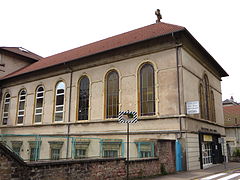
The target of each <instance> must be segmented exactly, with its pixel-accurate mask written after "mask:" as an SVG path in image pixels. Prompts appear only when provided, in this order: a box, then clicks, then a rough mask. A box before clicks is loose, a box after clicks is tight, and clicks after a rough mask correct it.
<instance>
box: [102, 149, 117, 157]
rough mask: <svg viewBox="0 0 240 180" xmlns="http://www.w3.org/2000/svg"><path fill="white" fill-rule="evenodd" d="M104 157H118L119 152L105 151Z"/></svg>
mask: <svg viewBox="0 0 240 180" xmlns="http://www.w3.org/2000/svg"><path fill="white" fill-rule="evenodd" d="M103 156H104V157H118V151H117V150H104V154H103Z"/></svg>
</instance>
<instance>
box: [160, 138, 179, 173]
mask: <svg viewBox="0 0 240 180" xmlns="http://www.w3.org/2000/svg"><path fill="white" fill-rule="evenodd" d="M157 153H158V154H157V156H158V157H160V158H159V163H160V167H161V166H162V168H164V169H165V170H166V172H167V173H173V172H175V171H176V168H175V167H176V157H175V141H169V140H159V142H158V144H157ZM162 171H163V169H162Z"/></svg>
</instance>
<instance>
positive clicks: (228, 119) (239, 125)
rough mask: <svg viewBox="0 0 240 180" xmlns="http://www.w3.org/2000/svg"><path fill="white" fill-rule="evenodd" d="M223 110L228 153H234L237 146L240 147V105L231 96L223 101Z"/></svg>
mask: <svg viewBox="0 0 240 180" xmlns="http://www.w3.org/2000/svg"><path fill="white" fill-rule="evenodd" d="M226 102H227V103H226ZM223 112H224V124H225V131H226V142H227V147H228V153H229V155H232V153H233V151H234V150H235V148H237V147H238V148H240V105H239V103H237V102H234V100H233V97H231V99H230V101H227V100H225V101H223Z"/></svg>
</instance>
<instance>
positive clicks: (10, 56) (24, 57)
mask: <svg viewBox="0 0 240 180" xmlns="http://www.w3.org/2000/svg"><path fill="white" fill-rule="evenodd" d="M40 59H42V57H41V56H38V55H37V54H34V53H32V52H30V51H28V50H27V49H24V48H22V47H0V78H2V77H3V76H6V75H7V74H10V73H12V72H14V71H16V70H19V69H21V68H23V67H26V66H28V65H30V64H32V63H34V62H37V61H38V60H40Z"/></svg>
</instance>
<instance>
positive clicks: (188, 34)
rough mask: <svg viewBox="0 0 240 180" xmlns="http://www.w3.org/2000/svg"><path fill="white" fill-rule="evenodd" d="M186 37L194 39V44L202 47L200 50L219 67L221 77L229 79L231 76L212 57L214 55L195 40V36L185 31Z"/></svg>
mask: <svg viewBox="0 0 240 180" xmlns="http://www.w3.org/2000/svg"><path fill="white" fill-rule="evenodd" d="M185 32H186V35H187V36H189V37H190V39H192V42H195V44H196V45H197V46H198V47H200V49H201V50H202V51H203V52H204V53H205V54H206V55H207V56H208V57H209V58H210V59H212V62H211V63H212V64H213V65H214V66H216V67H217V69H218V72H219V73H220V75H221V77H227V76H229V75H228V73H227V72H226V71H225V70H224V69H223V68H222V67H221V66H220V64H218V62H217V61H216V60H215V59H214V58H213V57H212V55H211V54H210V53H209V52H208V51H207V50H206V49H205V48H204V47H203V46H202V45H201V44H200V43H199V42H198V41H197V40H196V39H195V38H194V36H193V35H192V34H191V33H190V32H189V31H188V30H187V29H185Z"/></svg>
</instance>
